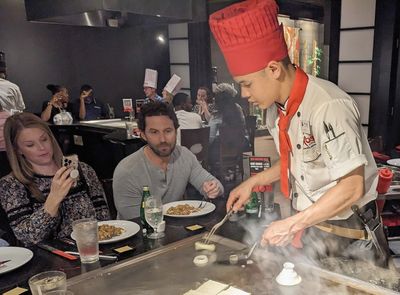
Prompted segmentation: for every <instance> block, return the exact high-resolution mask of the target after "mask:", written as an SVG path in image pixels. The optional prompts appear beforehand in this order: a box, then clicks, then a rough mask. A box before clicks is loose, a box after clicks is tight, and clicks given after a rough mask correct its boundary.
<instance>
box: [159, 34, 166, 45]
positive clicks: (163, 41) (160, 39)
mask: <svg viewBox="0 0 400 295" xmlns="http://www.w3.org/2000/svg"><path fill="white" fill-rule="evenodd" d="M157 40H158V41H159V42H160V43H161V44H164V43H165V38H164V36H163V35H158V36H157Z"/></svg>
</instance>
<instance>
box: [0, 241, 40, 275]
mask: <svg viewBox="0 0 400 295" xmlns="http://www.w3.org/2000/svg"><path fill="white" fill-rule="evenodd" d="M32 257H33V252H32V251H31V250H29V249H26V248H22V247H0V274H3V273H6V272H9V271H12V270H14V269H16V268H18V267H21V266H23V265H24V264H25V263H28V261H29V260H31V259H32Z"/></svg>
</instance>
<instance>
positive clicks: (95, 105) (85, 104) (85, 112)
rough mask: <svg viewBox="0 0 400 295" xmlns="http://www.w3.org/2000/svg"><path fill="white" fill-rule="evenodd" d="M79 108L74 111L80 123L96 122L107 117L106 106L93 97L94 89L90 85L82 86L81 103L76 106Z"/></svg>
mask: <svg viewBox="0 0 400 295" xmlns="http://www.w3.org/2000/svg"><path fill="white" fill-rule="evenodd" d="M75 105H76V106H79V108H76V109H75V110H74V116H75V117H76V118H78V119H79V120H80V121H83V120H96V119H103V118H105V117H107V112H106V108H105V107H104V104H103V103H102V102H100V101H99V100H97V99H96V98H95V97H94V95H93V88H92V86H90V85H87V84H85V85H82V86H81V91H80V96H79V102H78V103H76V104H75Z"/></svg>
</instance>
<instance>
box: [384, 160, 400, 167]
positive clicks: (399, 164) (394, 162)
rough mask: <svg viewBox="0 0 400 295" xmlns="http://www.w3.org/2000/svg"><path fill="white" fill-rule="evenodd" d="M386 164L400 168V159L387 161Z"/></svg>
mask: <svg viewBox="0 0 400 295" xmlns="http://www.w3.org/2000/svg"><path fill="white" fill-rule="evenodd" d="M386 163H388V164H389V165H392V166H396V167H400V158H396V159H390V160H387V161H386Z"/></svg>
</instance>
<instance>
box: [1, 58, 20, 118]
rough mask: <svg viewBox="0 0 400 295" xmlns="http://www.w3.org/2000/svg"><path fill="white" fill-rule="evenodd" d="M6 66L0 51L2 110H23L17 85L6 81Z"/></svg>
mask: <svg viewBox="0 0 400 295" xmlns="http://www.w3.org/2000/svg"><path fill="white" fill-rule="evenodd" d="M6 70H7V67H6V62H5V58H4V53H3V52H0V104H1V106H2V107H3V110H6V111H8V112H11V110H19V111H23V110H24V109H25V103H24V99H23V98H22V94H21V90H20V89H19V87H18V86H17V85H16V84H14V83H12V82H10V81H8V80H7V79H6V77H7V72H6Z"/></svg>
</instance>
